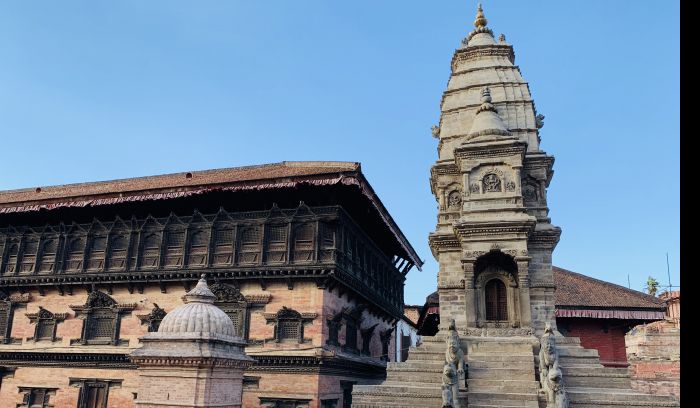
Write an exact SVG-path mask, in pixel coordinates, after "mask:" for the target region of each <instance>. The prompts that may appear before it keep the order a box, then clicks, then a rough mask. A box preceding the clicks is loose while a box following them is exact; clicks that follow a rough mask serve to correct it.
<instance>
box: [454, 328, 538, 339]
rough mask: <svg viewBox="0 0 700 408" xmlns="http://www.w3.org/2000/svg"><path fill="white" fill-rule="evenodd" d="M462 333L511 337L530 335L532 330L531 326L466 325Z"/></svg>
mask: <svg viewBox="0 0 700 408" xmlns="http://www.w3.org/2000/svg"><path fill="white" fill-rule="evenodd" d="M462 334H464V335H465V336H474V337H513V336H518V337H519V336H532V335H533V334H534V331H533V330H532V328H531V327H515V328H507V327H481V328H478V327H468V328H467V329H465V330H464V331H462Z"/></svg>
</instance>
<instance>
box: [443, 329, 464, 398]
mask: <svg viewBox="0 0 700 408" xmlns="http://www.w3.org/2000/svg"><path fill="white" fill-rule="evenodd" d="M448 330H449V333H448V334H447V340H446V343H447V350H445V366H444V367H443V376H442V384H443V390H444V388H445V386H449V387H450V388H451V390H450V391H451V392H450V393H451V394H452V395H451V396H452V405H448V406H450V407H452V408H460V405H459V377H460V376H461V375H463V374H464V373H465V371H464V352H463V351H462V344H461V342H460V340H459V334H457V326H456V324H455V321H454V319H452V320H450V326H449V329H448ZM448 378H449V383H448V382H446V381H448ZM445 395H446V394H445V392H444V391H443V407H445V400H444V398H445Z"/></svg>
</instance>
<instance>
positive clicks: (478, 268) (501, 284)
mask: <svg viewBox="0 0 700 408" xmlns="http://www.w3.org/2000/svg"><path fill="white" fill-rule="evenodd" d="M517 274H518V266H517V264H516V263H515V261H514V259H513V258H512V257H511V256H509V255H507V254H504V253H503V252H501V251H497V250H496V251H491V252H489V253H487V254H485V255H483V256H481V257H480V258H478V259H477V260H476V263H475V264H474V275H475V282H474V288H475V289H476V296H477V299H476V306H477V327H502V328H506V327H513V328H515V327H520V322H521V318H520V291H519V288H518V276H517Z"/></svg>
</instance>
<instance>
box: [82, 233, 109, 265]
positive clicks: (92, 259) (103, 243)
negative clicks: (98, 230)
mask: <svg viewBox="0 0 700 408" xmlns="http://www.w3.org/2000/svg"><path fill="white" fill-rule="evenodd" d="M106 249H107V237H106V236H99V235H98V236H94V237H92V242H91V243H90V251H89V252H88V261H87V262H88V264H87V268H88V269H102V268H103V267H104V260H105V250H106Z"/></svg>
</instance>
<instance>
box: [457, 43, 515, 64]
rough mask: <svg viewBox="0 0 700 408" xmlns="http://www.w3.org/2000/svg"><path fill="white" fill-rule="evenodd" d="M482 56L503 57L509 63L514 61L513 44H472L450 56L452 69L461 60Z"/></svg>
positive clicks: (470, 59) (461, 61)
mask: <svg viewBox="0 0 700 408" xmlns="http://www.w3.org/2000/svg"><path fill="white" fill-rule="evenodd" d="M483 57H505V58H507V59H508V61H510V63H511V64H514V63H515V53H514V52H513V46H512V45H507V44H490V45H472V46H470V47H468V48H461V49H459V50H457V51H455V54H454V56H453V57H452V71H455V69H456V67H457V66H458V65H459V64H460V63H463V62H467V61H474V60H477V59H480V58H483Z"/></svg>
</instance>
